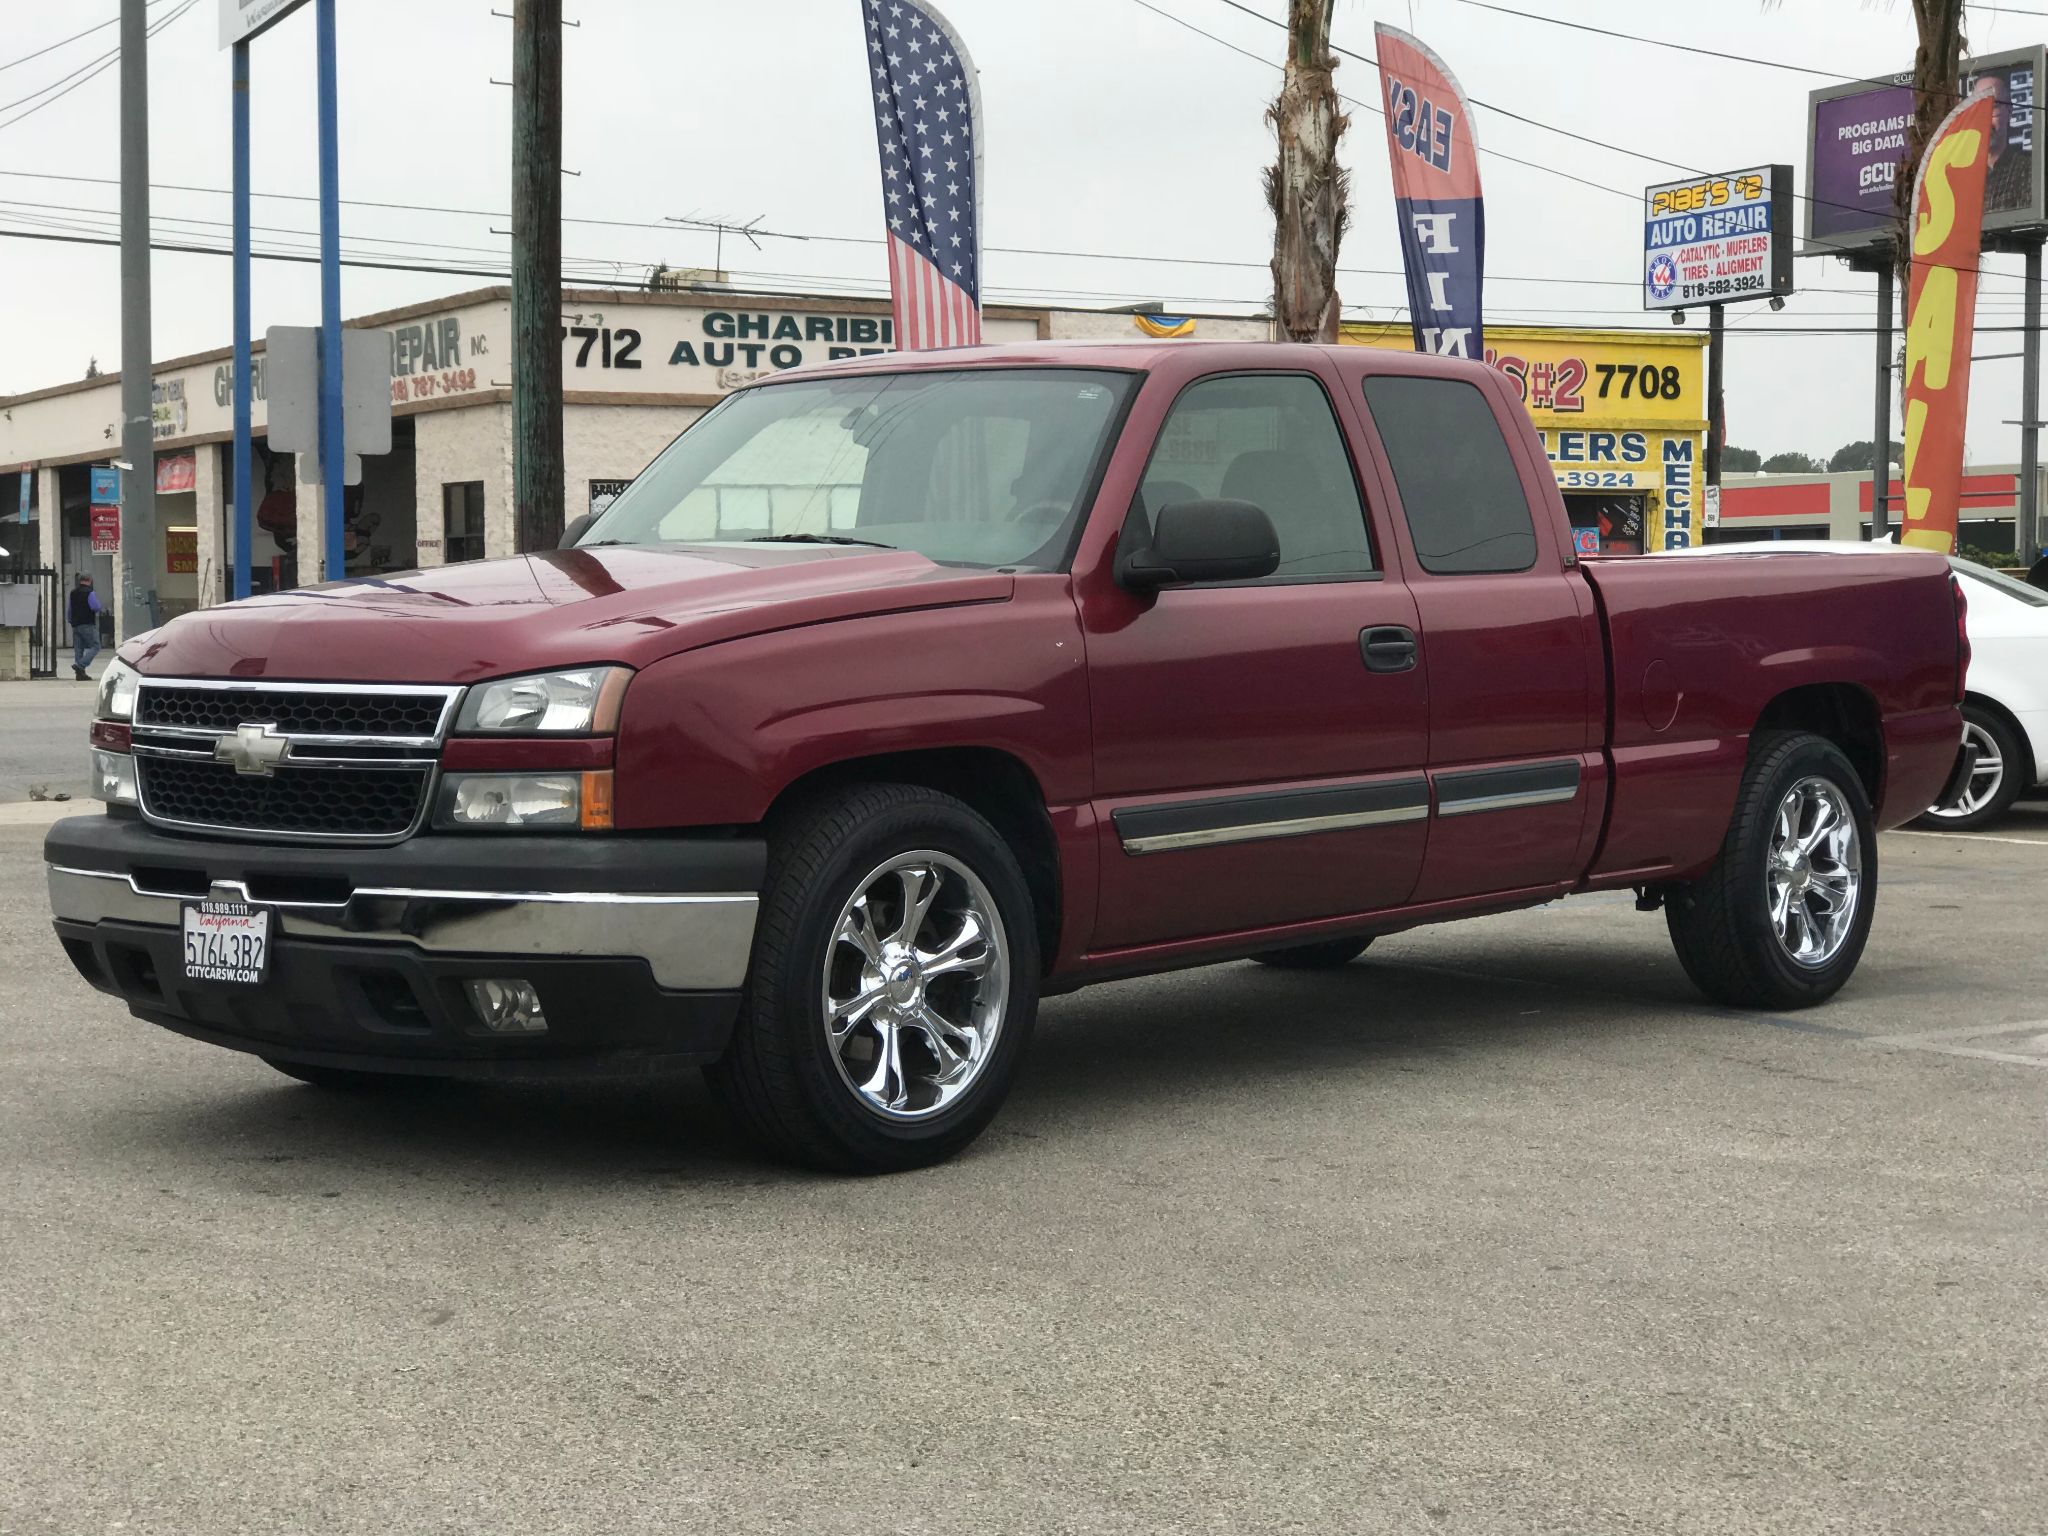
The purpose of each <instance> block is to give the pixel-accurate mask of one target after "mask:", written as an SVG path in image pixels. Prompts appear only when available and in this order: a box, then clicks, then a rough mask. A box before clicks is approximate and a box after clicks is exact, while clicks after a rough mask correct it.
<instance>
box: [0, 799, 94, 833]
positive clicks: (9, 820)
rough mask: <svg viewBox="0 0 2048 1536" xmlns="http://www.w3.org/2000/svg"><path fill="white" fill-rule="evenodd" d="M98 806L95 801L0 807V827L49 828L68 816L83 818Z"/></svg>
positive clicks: (21, 803)
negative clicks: (53, 823)
mask: <svg viewBox="0 0 2048 1536" xmlns="http://www.w3.org/2000/svg"><path fill="white" fill-rule="evenodd" d="M98 804H99V802H98V801H95V800H22V801H18V802H16V803H15V804H13V805H0V827H47V826H49V825H50V824H51V823H52V822H58V821H62V820H63V819H64V818H65V817H66V816H83V815H85V814H87V813H88V812H90V811H92V810H94V809H96V808H97V807H98Z"/></svg>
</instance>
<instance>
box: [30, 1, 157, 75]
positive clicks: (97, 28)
mask: <svg viewBox="0 0 2048 1536" xmlns="http://www.w3.org/2000/svg"><path fill="white" fill-rule="evenodd" d="M164 3H165V0H148V5H147V6H145V7H144V8H145V9H148V8H149V7H151V6H158V5H162V4H164ZM120 19H121V18H120V17H119V16H118V15H114V16H109V17H108V18H107V19H106V20H105V21H96V22H94V23H93V24H92V25H91V26H89V27H87V28H86V29H85V30H84V31H83V32H74V33H72V34H71V35H70V36H69V37H63V38H59V39H58V40H57V41H56V42H54V43H51V44H50V45H49V46H48V47H47V48H38V49H37V50H36V51H35V52H34V53H24V54H23V55H22V56H21V57H20V58H18V59H9V60H8V61H7V62H6V63H4V64H0V71H5V70H10V69H12V68H14V67H15V65H17V64H26V63H28V62H29V61H30V60H32V59H40V58H41V57H42V56H43V55H44V54H46V53H55V52H56V51H57V50H58V49H59V48H68V47H70V46H71V44H73V43H75V42H77V41H78V40H79V39H80V38H82V37H91V36H92V35H93V33H95V32H104V31H105V30H106V29H107V28H108V27H111V26H112V25H114V23H115V22H117V21H119V20H120Z"/></svg>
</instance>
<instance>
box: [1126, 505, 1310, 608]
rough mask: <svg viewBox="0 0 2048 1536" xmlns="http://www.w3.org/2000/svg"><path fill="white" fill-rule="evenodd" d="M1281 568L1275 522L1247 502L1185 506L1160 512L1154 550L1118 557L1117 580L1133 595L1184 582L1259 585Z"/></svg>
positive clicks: (1140, 545)
mask: <svg viewBox="0 0 2048 1536" xmlns="http://www.w3.org/2000/svg"><path fill="white" fill-rule="evenodd" d="M1279 568H1280V536H1279V535H1278V534H1276V533H1275V532H1274V531H1273V520H1272V519H1271V518H1270V517H1268V516H1266V514H1265V513H1264V512H1263V511H1262V510H1260V509H1259V508H1258V507H1255V506H1253V505H1252V504H1251V503H1250V502H1248V501H1183V502H1180V503H1179V504H1177V505H1175V506H1170V507H1161V508H1160V509H1159V512H1158V515H1157V516H1156V517H1155V518H1154V519H1153V524H1152V539H1151V542H1150V544H1149V545H1147V544H1146V543H1145V542H1144V541H1143V540H1138V541H1136V543H1135V545H1134V546H1133V547H1127V548H1126V549H1124V551H1123V552H1122V553H1120V554H1119V555H1118V557H1117V562H1116V579H1117V581H1118V582H1120V583H1121V584H1122V585H1124V586H1126V587H1128V588H1130V589H1131V590H1132V591H1133V592H1155V591H1157V590H1158V589H1159V588H1161V587H1164V586H1168V585H1171V584H1172V583H1175V582H1182V581H1256V580H1257V579H1258V578H1259V577H1261V576H1270V575H1272V574H1273V572H1274V571H1276V570H1278V569H1279Z"/></svg>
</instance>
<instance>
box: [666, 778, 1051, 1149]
mask: <svg viewBox="0 0 2048 1536" xmlns="http://www.w3.org/2000/svg"><path fill="white" fill-rule="evenodd" d="M1038 969H1039V953H1038V929H1037V921H1036V915H1035V912H1034V910H1033V906H1032V901H1031V893H1030V889H1029V887H1028V886H1027V885H1026V884H1025V880H1024V875H1023V872H1022V871H1021V870H1020V869H1019V868H1018V865H1017V860H1016V858H1015V856H1014V855H1013V854H1012V853H1011V852H1010V849H1009V847H1008V845H1007V844H1005V843H1004V841H1003V839H1002V837H1001V836H1000V835H999V834H998V833H997V832H996V830H995V828H994V827H992V826H990V825H989V823H988V822H987V821H986V820H985V819H983V818H982V817H981V816H980V815H979V814H977V813H976V812H975V811H974V810H972V809H971V808H969V807H968V806H967V805H965V804H963V803H962V802H960V801H958V800H956V799H954V798H952V797H951V796H949V795H943V794H940V793H939V792H938V791H936V790H931V789H926V788H923V787H921V786H917V785H907V784H874V785H864V786H860V787H857V788H852V789H846V790H842V791H838V792H836V793H833V794H830V795H827V796H824V797H821V798H819V799H816V800H813V801H811V802H809V803H808V804H806V805H803V806H801V807H799V808H797V809H796V810H794V811H792V812H791V813H790V814H789V815H788V816H787V817H785V818H783V820H782V822H781V824H780V825H779V826H777V827H776V828H775V829H774V831H773V833H772V834H771V837H770V839H769V860H768V880H767V884H766V888H765V889H764V890H763V892H762V897H761V915H760V919H759V923H758V926H757V928H756V930H755V938H754V954H753V962H752V964H751V966H750V967H749V968H748V974H747V987H746V997H745V1000H744V1002H743V1004H742V1007H741V1010H740V1019H739V1023H738V1025H737V1026H736V1028H735V1031H734V1035H733V1042H732V1045H731V1047H730V1048H729V1049H728V1050H727V1052H726V1054H725V1056H724V1057H723V1058H721V1059H720V1060H719V1061H718V1062H717V1063H715V1064H714V1065H713V1066H712V1067H710V1068H708V1069H707V1071H706V1074H705V1075H706V1077H707V1079H708V1081H709V1082H710V1085H711V1088H712V1090H713V1092H714V1093H716V1094H717V1096H718V1097H719V1099H720V1100H721V1102H723V1103H724V1105H725V1106H726V1108H727V1109H728V1110H729V1111H730V1112H731V1114H732V1115H733V1117H734V1118H735V1119H736V1120H738V1121H739V1123H740V1125H741V1126H742V1128H743V1129H745V1130H746V1131H747V1132H748V1133H749V1134H751V1135H752V1136H753V1137H754V1139H756V1140H757V1141H759V1142H761V1143H763V1144H764V1145H765V1146H767V1147H768V1148H769V1150H771V1151H773V1152H775V1153H777V1154H779V1155H781V1156H783V1157H786V1158H789V1159H790V1160H792V1161H795V1162H798V1163H802V1164H805V1165H807V1166H809V1167H813V1168H819V1169H823V1170H826V1171H828V1172H839V1173H889V1172H896V1171H899V1170H902V1169H908V1168H919V1167H924V1166H927V1165H929V1164H932V1163H937V1162H942V1161H944V1160H945V1159H946V1158H949V1157H951V1156H953V1154H954V1153H956V1152H958V1151H959V1150H960V1149H961V1148H963V1147H965V1146H966V1145H967V1144H968V1143H969V1142H971V1141H972V1140H974V1138H975V1137H976V1136H978V1135H980V1134H981V1132H982V1130H983V1128H984V1127H986V1126H987V1124H988V1123H989V1121H990V1120H991V1119H993V1118H994V1116H995V1113H996V1110H997V1109H998V1108H999V1107H1000V1106H1001V1104H1002V1101H1003V1098H1004V1096H1005V1095H1006V1094H1007V1093H1008V1092H1009V1087H1010V1083H1011V1081H1012V1079H1013V1078H1014V1077H1015V1075H1016V1072H1017V1067H1018V1064H1019V1062H1020V1061H1021V1060H1022V1059H1023V1055H1024V1049H1025V1046H1026V1044H1027V1043H1028V1042H1029V1040H1030V1036H1031V1028H1032V1024H1033V1022H1034V1020H1035V1017H1036V1014H1037V1010H1038Z"/></svg>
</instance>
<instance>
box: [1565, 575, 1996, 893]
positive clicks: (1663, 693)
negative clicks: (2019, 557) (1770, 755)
mask: <svg viewBox="0 0 2048 1536" xmlns="http://www.w3.org/2000/svg"><path fill="white" fill-rule="evenodd" d="M1580 570H1581V571H1582V573H1583V575H1584V578H1585V580H1586V582H1587V584H1588V585H1589V586H1590V587H1591V588H1592V589H1593V594H1594V598H1595V600H1596V601H1597V602H1598V604H1599V605H1600V610H1601V614H1602V618H1603V630H1604V632H1605V635H1606V642H1607V668H1608V678H1609V685H1610V687H1609V695H1610V700H1611V702H1610V704H1609V714H1608V721H1607V746H1608V751H1609V754H1610V756H1611V761H1612V772H1613V788H1612V793H1611V794H1610V796H1609V799H1608V811H1607V830H1606V832H1605V834H1604V836H1603V838H1602V841H1601V845H1600V848H1599V851H1598V853H1597V854H1596V856H1595V860H1594V865H1593V869H1592V871H1591V873H1590V875H1589V877H1588V884H1589V885H1625V884H1630V883H1635V882H1638V881H1641V880H1654V879H1661V878H1674V877H1681V878H1682V877H1684V876H1686V875H1689V874H1692V873H1695V872H1697V871H1698V870H1700V869H1702V868H1704V867H1705V866H1706V865H1707V864H1708V863H1709V862H1710V861H1711V860H1712V859H1713V857H1714V855H1715V852H1716V850H1717V849H1718V848H1719V847H1720V844H1721V839H1722V837H1723V835H1724V834H1725V833H1726V831H1727V828H1728V824H1729V816H1730V813H1731V812H1732V810H1733V808H1734V800H1735V793H1736V787H1737V783H1738V781H1739V779H1740V777H1741V771H1742V765H1743V761H1744V758H1745V756H1746V754H1747V752H1748V746H1749V739H1750V735H1751V732H1752V730H1753V729H1756V728H1768V724H1769V718H1770V716H1769V713H1768V711H1769V708H1770V706H1771V705H1772V703H1773V701H1776V700H1781V699H1785V698H1787V696H1789V695H1792V694H1793V693H1794V691H1795V690H1814V689H1821V688H1825V689H1827V690H1829V693H1830V697H1831V699H1832V701H1833V702H1835V703H1836V704H1837V705H1838V707H1840V708H1841V709H1843V710H1844V711H1846V712H1848V714H1849V715H1850V716H1851V717H1852V718H1855V719H1856V721H1857V723H1858V724H1859V726H1860V727H1861V728H1863V729H1864V730H1866V731H1867V732H1868V733H1869V737H1870V749H1869V753H1868V761H1867V762H1864V763H1859V764H1858V767H1859V769H1862V770H1863V771H1864V774H1865V778H1866V780H1868V781H1870V782H1871V783H1872V800H1873V803H1874V804H1875V805H1876V807H1877V821H1878V825H1879V826H1880V827H1892V826H1897V825H1899V824H1900V823H1901V822H1904V821H1907V820H1910V819H1911V818H1912V817H1914V816H1916V815H1918V814H1919V813H1920V812H1921V811H1923V810H1925V809H1926V808H1927V806H1928V805H1930V804H1931V803H1932V802H1933V800H1934V798H1935V796H1936V794H1937V793H1938V792H1939V790H1940V788H1941V780H1942V777H1943V775H1944V774H1945V772H1946V769H1947V763H1948V760H1949V759H1948V757H1946V756H1944V755H1943V754H1941V753H1939V752H1932V753H1930V752H1928V751H1926V750H1924V747H1925V745H1926V743H1927V742H1928V741H1930V740H1931V739H1933V738H1934V737H1935V736H1942V737H1947V736H1950V735H1952V734H1953V731H1954V718H1955V717H1954V714H1953V709H1954V704H1955V698H1956V691H1957V690H1956V660H1957V635H1956V621H1955V611H1954V607H1953V605H1952V600H1951V598H1950V595H1949V580H1950V577H1949V572H1948V567H1947V563H1946V562H1945V561H1943V560H1942V559H1941V557H1940V556H1938V555H1933V554H1926V555H1923V554H1918V553H1910V552H1905V551H1896V550H1887V551H1881V552H1880V551H1875V550H1873V551H1871V552H1870V553H1868V554H1864V553H1860V552H1850V551H1825V552H1793V551H1784V552H1780V551H1777V550H1772V551H1769V552H1767V553H1749V552H1747V551H1744V552H1742V553H1741V554H1739V555H1737V554H1733V553H1731V555H1730V556H1729V557H1728V558H1725V559H1722V558H1697V559H1662V558H1657V557H1654V556H1653V557H1637V558H1633V559H1618V558H1617V559H1592V560H1587V561H1584V562H1583V563H1582V564H1581V566H1580ZM1901 657H1905V658H1912V660H1911V661H1909V662H1908V663H1906V664H1904V669H1903V670H1902V664H1901V662H1900V661H1899V658H1901ZM1760 720H1761V721H1762V722H1763V725H1762V726H1761V727H1759V726H1758V722H1759V721H1760ZM1916 747H1918V748H1921V749H1922V750H1918V751H1915V750H1914V748H1916Z"/></svg>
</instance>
